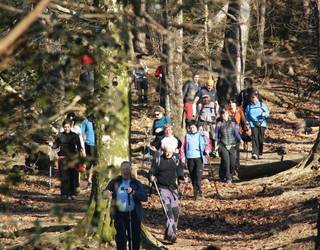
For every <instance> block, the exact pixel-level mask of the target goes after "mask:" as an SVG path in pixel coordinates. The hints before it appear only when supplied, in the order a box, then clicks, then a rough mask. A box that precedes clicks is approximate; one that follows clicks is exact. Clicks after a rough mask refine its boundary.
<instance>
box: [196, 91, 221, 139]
mask: <svg viewBox="0 0 320 250" xmlns="http://www.w3.org/2000/svg"><path fill="white" fill-rule="evenodd" d="M218 117H219V104H218V102H216V101H213V100H212V99H211V98H210V96H209V95H208V94H204V95H203V96H202V98H201V102H200V104H199V115H198V119H197V122H198V127H199V130H203V131H206V132H207V133H208V135H209V138H210V140H211V144H212V145H214V140H215V128H216V121H217V118H218Z"/></svg>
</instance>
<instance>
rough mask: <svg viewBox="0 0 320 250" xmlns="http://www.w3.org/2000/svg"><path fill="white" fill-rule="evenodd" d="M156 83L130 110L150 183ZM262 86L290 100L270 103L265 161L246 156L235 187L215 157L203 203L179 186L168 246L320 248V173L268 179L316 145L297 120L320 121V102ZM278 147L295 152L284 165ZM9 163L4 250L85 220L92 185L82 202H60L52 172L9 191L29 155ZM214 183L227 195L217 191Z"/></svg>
mask: <svg viewBox="0 0 320 250" xmlns="http://www.w3.org/2000/svg"><path fill="white" fill-rule="evenodd" d="M154 85H155V79H153V80H152V82H151V90H150V100H152V103H151V104H150V105H149V107H148V108H146V107H139V106H137V105H133V106H132V109H131V112H132V133H131V138H130V140H131V145H132V157H133V163H134V167H135V168H136V169H137V170H138V171H137V172H138V174H139V179H140V180H141V181H143V182H144V183H145V184H146V185H148V181H147V179H146V178H145V173H146V172H147V171H148V169H149V166H150V165H149V161H148V155H145V156H143V150H142V149H143V147H144V145H145V143H147V141H146V140H145V135H144V133H143V131H144V128H145V126H148V127H150V126H151V123H152V118H153V117H152V110H153V107H155V106H156V105H157V96H156V92H155V90H154V89H155V88H154ZM258 88H259V89H264V90H266V91H270V92H272V93H274V94H276V95H279V96H282V97H284V99H283V100H284V102H285V103H284V105H281V106H279V105H277V104H274V103H272V102H268V101H267V104H268V106H269V108H270V112H271V117H270V119H269V125H268V129H267V132H266V143H265V145H266V147H265V155H264V159H261V160H252V159H251V157H250V156H251V154H250V152H249V157H248V159H247V158H246V153H245V152H243V153H241V168H240V177H241V179H242V180H241V181H239V182H235V183H232V184H226V183H222V182H220V181H218V180H217V178H216V172H217V169H218V164H219V159H214V162H213V164H212V166H210V167H207V168H206V171H205V173H204V179H203V193H204V199H202V200H200V201H194V200H193V198H192V196H191V194H192V190H191V184H190V183H188V184H184V185H185V186H182V187H181V188H180V191H182V192H183V200H182V202H181V207H180V208H181V216H180V218H179V227H178V241H177V243H175V244H174V245H167V247H168V248H169V249H185V250H186V249H203V248H204V247H206V246H209V245H215V246H219V247H220V248H221V249H313V248H314V241H315V236H316V219H317V197H318V196H319V194H320V185H319V184H320V175H319V174H317V173H311V174H310V175H309V176H305V177H304V178H303V179H301V180H295V181H294V182H292V183H289V184H288V183H287V182H286V184H285V185H283V184H282V183H281V182H279V183H275V185H273V186H272V187H269V186H267V185H266V183H267V181H268V180H270V179H269V178H272V177H268V176H272V175H274V174H276V173H277V172H280V171H283V170H286V169H288V168H290V167H293V166H294V165H295V164H296V163H297V162H299V159H301V158H303V157H304V156H306V155H307V153H308V152H309V150H310V149H311V147H312V145H313V142H314V140H315V138H316V135H317V132H318V129H314V130H312V131H309V133H308V134H305V133H296V132H295V131H294V127H293V124H294V123H295V122H296V121H297V120H298V119H300V118H317V119H319V117H320V112H319V110H320V109H319V105H320V104H319V101H318V102H316V100H313V101H308V100H304V99H303V100H301V99H299V98H298V97H297V96H295V95H294V93H293V92H291V90H290V82H285V81H281V83H280V80H274V81H272V80H270V81H269V84H267V85H266V84H263V85H259V86H258ZM279 146H284V147H286V149H287V150H288V153H287V155H285V156H284V161H282V162H281V160H280V158H281V157H280V156H279V155H278V154H277V153H276V149H277V148H278V147H279ZM9 160H10V161H8V157H7V156H1V157H0V163H1V164H0V187H1V188H0V242H1V244H2V247H3V248H5V249H9V248H10V247H14V246H18V245H23V244H24V243H26V242H28V241H30V240H32V239H33V238H34V236H39V235H40V233H42V234H41V236H40V238H43V237H45V236H47V237H55V238H56V239H58V238H59V234H60V233H63V232H64V231H66V230H68V229H69V228H70V227H69V226H70V225H74V224H76V223H77V222H78V221H79V220H80V219H81V218H82V216H83V214H84V212H85V211H86V208H87V201H88V198H89V195H90V191H89V190H86V188H85V186H86V183H85V182H83V183H82V192H81V194H80V195H79V196H78V197H77V198H76V200H75V201H61V199H60V196H59V181H58V179H57V177H56V176H57V175H55V177H54V178H53V180H52V181H53V185H52V186H53V188H52V189H49V178H48V175H47V174H45V175H41V174H30V175H26V176H25V177H24V179H23V181H22V182H19V183H17V184H16V185H14V186H12V188H10V190H7V189H6V188H5V186H4V183H5V179H6V177H7V175H8V166H12V165H14V164H23V155H19V154H17V155H15V156H14V158H12V159H9ZM212 173H213V174H212ZM215 184H216V186H217V189H218V191H219V193H220V195H221V197H218V196H217V194H216V189H215ZM144 207H145V210H146V216H145V219H144V223H145V225H146V226H147V227H148V228H149V230H150V231H151V233H152V234H153V235H154V236H155V237H156V238H157V239H159V240H162V238H163V236H162V234H163V231H164V223H165V218H164V215H163V213H162V210H161V206H160V202H159V198H158V197H157V196H156V195H155V194H152V195H151V197H149V200H148V202H146V203H145V204H144ZM39 228H41V231H39V230H38V229H39ZM1 244H0V249H1ZM57 244H58V243H57ZM12 249H14V248H12ZM16 249H17V248H16ZM20 249H21V248H20ZM22 249H24V248H22ZM48 249H51V248H50V247H48ZM58 249H59V248H58ZM106 249H112V248H110V247H107V248H106Z"/></svg>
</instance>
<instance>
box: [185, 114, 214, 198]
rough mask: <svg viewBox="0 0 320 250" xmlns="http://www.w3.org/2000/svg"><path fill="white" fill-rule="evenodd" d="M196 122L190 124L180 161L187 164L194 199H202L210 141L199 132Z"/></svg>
mask: <svg viewBox="0 0 320 250" xmlns="http://www.w3.org/2000/svg"><path fill="white" fill-rule="evenodd" d="M196 124H197V123H196V121H194V120H192V121H190V123H189V129H188V133H187V134H186V136H185V137H184V140H183V141H182V146H181V150H180V159H181V161H182V162H183V163H187V167H188V170H189V174H190V179H191V182H192V187H193V195H194V199H195V200H198V199H201V198H202V190H201V178H202V172H203V164H204V160H205V155H208V154H209V152H208V149H207V146H208V140H207V138H206V136H205V134H204V133H203V132H202V131H198V128H197V125H196Z"/></svg>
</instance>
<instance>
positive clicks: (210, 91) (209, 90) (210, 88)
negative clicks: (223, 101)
mask: <svg viewBox="0 0 320 250" xmlns="http://www.w3.org/2000/svg"><path fill="white" fill-rule="evenodd" d="M205 95H208V96H209V97H210V101H213V102H216V101H217V93H216V90H215V86H214V81H213V79H212V78H209V79H208V81H207V83H206V86H204V87H201V89H200V90H199V91H198V92H197V94H196V97H195V98H194V101H193V104H194V105H197V104H198V103H199V102H201V99H202V98H203V97H204V96H205Z"/></svg>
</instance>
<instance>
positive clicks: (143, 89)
mask: <svg viewBox="0 0 320 250" xmlns="http://www.w3.org/2000/svg"><path fill="white" fill-rule="evenodd" d="M133 81H134V84H135V86H136V89H137V91H138V103H139V104H144V105H147V103H148V67H147V65H146V64H145V63H143V62H142V60H141V57H138V60H137V67H136V68H135V69H134V70H133Z"/></svg>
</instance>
